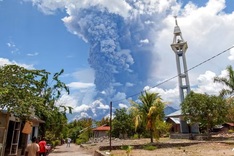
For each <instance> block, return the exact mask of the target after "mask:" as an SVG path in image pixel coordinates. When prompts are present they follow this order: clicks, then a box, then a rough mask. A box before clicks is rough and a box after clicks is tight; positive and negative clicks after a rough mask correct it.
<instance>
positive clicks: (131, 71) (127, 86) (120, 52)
mask: <svg viewBox="0 0 234 156" xmlns="http://www.w3.org/2000/svg"><path fill="white" fill-rule="evenodd" d="M72 13H73V14H71V15H70V16H68V17H66V18H64V19H63V20H64V22H65V24H66V26H67V27H68V29H69V30H70V31H71V32H73V33H75V34H77V35H78V36H80V37H82V38H83V40H85V41H86V42H88V43H89V44H90V53H89V59H88V61H89V63H90V66H91V67H92V68H93V69H94V71H95V85H96V88H97V90H98V91H100V92H105V93H106V94H107V95H109V96H113V95H114V94H115V93H116V92H126V93H129V94H131V93H134V92H136V91H140V90H141V89H142V88H143V86H144V85H145V84H146V82H147V77H148V73H149V70H150V65H151V64H150V62H152V61H153V60H152V58H153V57H152V49H153V46H154V43H152V37H153V36H151V34H152V32H153V33H155V31H157V28H158V27H159V25H156V24H155V23H154V22H153V20H155V16H153V15H141V16H138V17H134V18H131V19H130V18H129V19H126V18H123V17H122V16H120V15H118V14H114V13H110V12H108V10H107V9H105V10H100V9H99V8H98V7H91V8H88V9H87V8H86V9H80V10H78V11H77V10H76V11H73V12H72ZM154 15H155V14H154ZM154 61H155V60H154ZM156 61H157V59H156Z"/></svg>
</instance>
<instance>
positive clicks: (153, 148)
mask: <svg viewBox="0 0 234 156" xmlns="http://www.w3.org/2000/svg"><path fill="white" fill-rule="evenodd" d="M143 149H144V150H149V151H153V150H156V149H157V147H156V146H153V145H145V146H143Z"/></svg>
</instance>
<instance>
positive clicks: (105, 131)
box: [93, 125, 110, 138]
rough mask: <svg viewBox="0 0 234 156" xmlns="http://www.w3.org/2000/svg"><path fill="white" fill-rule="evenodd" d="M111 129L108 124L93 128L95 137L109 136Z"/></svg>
mask: <svg viewBox="0 0 234 156" xmlns="http://www.w3.org/2000/svg"><path fill="white" fill-rule="evenodd" d="M109 131H110V126H107V125H102V126H100V127H96V128H94V129H93V137H94V138H100V137H108V136H109Z"/></svg>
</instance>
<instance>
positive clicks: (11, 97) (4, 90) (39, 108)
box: [0, 65, 72, 135]
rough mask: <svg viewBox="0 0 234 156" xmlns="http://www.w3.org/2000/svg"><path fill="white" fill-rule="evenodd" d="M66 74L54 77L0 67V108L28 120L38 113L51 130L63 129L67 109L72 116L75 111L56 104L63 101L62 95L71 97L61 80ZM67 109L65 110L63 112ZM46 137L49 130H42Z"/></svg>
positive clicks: (45, 73)
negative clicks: (62, 93) (59, 126)
mask: <svg viewBox="0 0 234 156" xmlns="http://www.w3.org/2000/svg"><path fill="white" fill-rule="evenodd" d="M62 73H63V70H61V71H60V72H59V73H56V74H54V75H53V77H52V82H49V76H50V73H49V72H47V71H45V70H34V69H31V70H30V69H26V68H24V67H20V66H17V65H5V66H2V67H0V108H1V109H6V110H7V111H8V112H9V113H13V114H14V115H15V116H18V117H20V118H21V119H23V120H28V119H29V118H30V117H31V116H32V115H33V114H34V113H35V114H36V115H37V116H38V117H40V118H41V119H42V120H44V121H50V122H49V123H48V122H46V124H47V128H48V127H49V126H51V125H52V124H53V123H56V124H54V126H56V125H62V124H63V123H61V122H64V121H66V120H57V119H61V118H66V116H65V113H66V111H67V109H69V112H70V113H71V109H72V108H71V107H66V106H64V105H60V106H57V105H56V101H57V100H58V99H59V98H60V97H61V92H62V91H65V92H67V93H68V94H69V89H68V88H67V87H66V85H65V84H64V83H63V82H61V81H60V80H59V76H60V75H61V74H62ZM61 108H63V110H61ZM41 132H42V134H43V135H44V134H45V132H46V130H45V126H42V130H41Z"/></svg>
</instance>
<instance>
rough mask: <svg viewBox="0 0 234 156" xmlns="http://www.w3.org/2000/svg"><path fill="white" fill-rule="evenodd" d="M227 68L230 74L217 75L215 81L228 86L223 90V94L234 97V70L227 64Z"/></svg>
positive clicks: (221, 93)
mask: <svg viewBox="0 0 234 156" xmlns="http://www.w3.org/2000/svg"><path fill="white" fill-rule="evenodd" d="M226 70H227V72H228V76H227V77H215V78H214V82H218V83H221V84H224V85H225V86H226V87H227V89H222V90H221V92H220V95H221V96H225V95H230V96H231V97H232V96H233V94H234V70H233V69H232V66H227V68H226Z"/></svg>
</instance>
